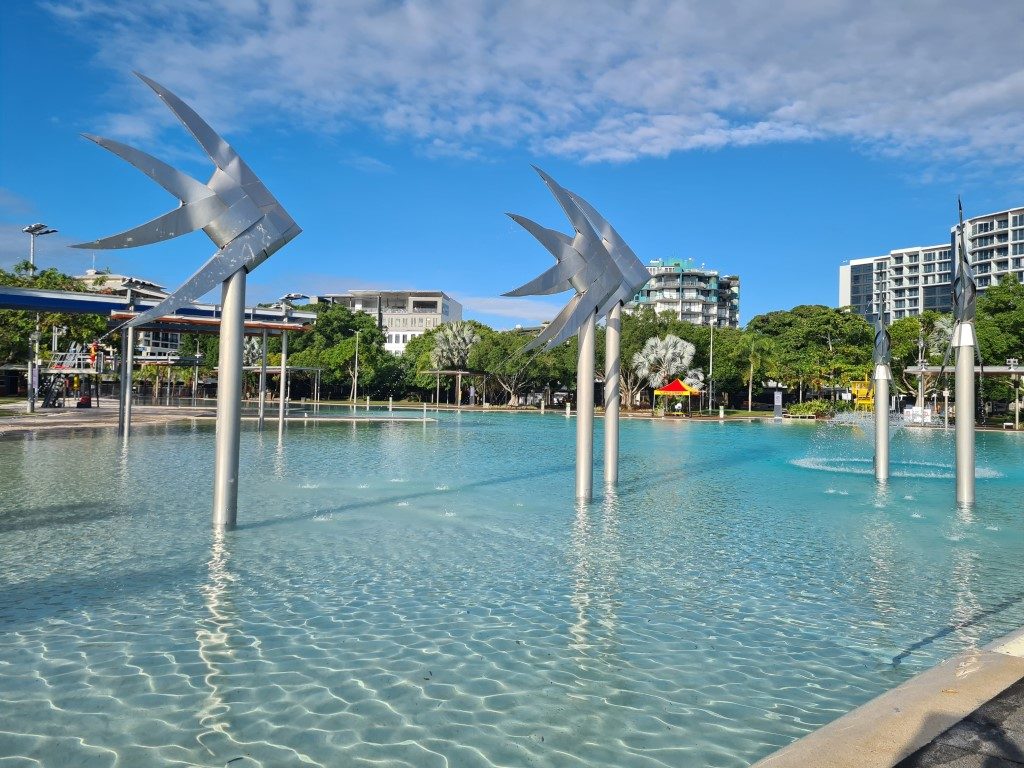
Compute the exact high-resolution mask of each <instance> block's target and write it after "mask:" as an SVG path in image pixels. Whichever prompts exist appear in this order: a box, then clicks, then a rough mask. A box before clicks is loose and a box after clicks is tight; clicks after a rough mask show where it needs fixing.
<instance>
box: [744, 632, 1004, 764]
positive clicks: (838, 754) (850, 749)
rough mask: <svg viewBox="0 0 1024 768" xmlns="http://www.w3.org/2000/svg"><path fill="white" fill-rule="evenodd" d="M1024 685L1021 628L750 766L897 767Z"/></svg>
mask: <svg viewBox="0 0 1024 768" xmlns="http://www.w3.org/2000/svg"><path fill="white" fill-rule="evenodd" d="M1021 679H1024V628H1021V629H1018V630H1017V631H1015V632H1012V633H1010V634H1008V635H1005V636H1003V637H1001V638H999V639H998V640H995V641H993V642H992V643H989V644H988V645H986V646H985V647H984V648H976V649H971V650H969V651H965V652H964V653H961V654H960V655H958V656H954V657H953V658H951V659H947V660H946V661H944V662H942V663H941V664H939V665H937V666H935V667H932V668H931V669H929V670H927V671H925V672H922V673H921V674H919V675H916V676H915V677H913V678H911V679H910V680H907V681H906V682H905V683H903V684H902V685H900V686H898V687H896V688H894V689H893V690H891V691H888V692H886V693H883V694H882V695H881V696H878V697H876V698H874V699H872V700H871V701H869V702H867V703H866V704H863V705H862V706H860V707H858V708H857V709H855V710H853V711H852V712H849V713H847V714H846V715H843V716H842V717H840V718H839V719H837V720H834V721H832V722H831V723H829V724H828V725H825V726H823V727H821V728H819V729H818V730H817V731H814V732H813V733H810V734H808V735H807V736H804V737H803V738H801V739H799V740H797V741H795V742H793V743H792V744H790V745H789V746H787V747H783V748H782V749H780V750H779V751H777V752H775V753H773V754H771V755H769V756H768V757H766V758H764V759H763V760H760V761H759V762H757V763H755V764H754V765H753V766H752V767H751V768H826V767H827V768H892V766H894V765H896V764H897V763H899V762H900V761H901V760H903V759H904V758H906V757H909V756H910V755H912V754H913V753H914V752H916V751H917V750H919V749H920V748H921V747H923V746H925V745H926V744H928V743H930V742H931V741H932V740H933V739H935V738H936V737H937V736H939V735H941V734H942V733H944V732H945V731H947V730H948V729H950V728H951V727H953V726H954V725H956V724H957V723H958V722H960V721H961V720H963V719H964V718H965V717H967V716H968V715H969V714H971V713H972V712H974V711H975V710H976V709H978V707H980V706H982V705H983V704H985V703H986V702H988V701H990V700H991V699H993V698H995V697H996V696H998V695H999V694H1000V693H1002V692H1003V691H1004V690H1006V689H1007V688H1009V687H1010V686H1011V685H1013V684H1014V683H1016V682H1018V681H1019V680H1021Z"/></svg>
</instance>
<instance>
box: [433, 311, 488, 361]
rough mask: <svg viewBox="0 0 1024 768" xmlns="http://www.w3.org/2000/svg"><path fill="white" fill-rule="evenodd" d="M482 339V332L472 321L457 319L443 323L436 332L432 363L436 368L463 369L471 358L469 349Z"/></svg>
mask: <svg viewBox="0 0 1024 768" xmlns="http://www.w3.org/2000/svg"><path fill="white" fill-rule="evenodd" d="M478 341H480V334H479V333H477V332H476V328H475V327H474V326H473V324H472V323H468V322H466V321H464V320H456V321H455V322H454V323H446V324H444V325H442V326H441V327H440V328H439V329H438V331H437V333H435V334H434V349H433V350H431V352H430V364H431V365H433V366H434V367H435V368H438V369H440V368H444V367H449V368H456V369H460V370H461V369H463V368H465V367H466V364H467V362H468V360H469V351H470V349H472V348H473V345H474V344H476V343H477V342H478Z"/></svg>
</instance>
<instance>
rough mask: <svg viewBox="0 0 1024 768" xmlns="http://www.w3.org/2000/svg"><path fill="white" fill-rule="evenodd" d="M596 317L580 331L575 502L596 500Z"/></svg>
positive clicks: (593, 315)
mask: <svg viewBox="0 0 1024 768" xmlns="http://www.w3.org/2000/svg"><path fill="white" fill-rule="evenodd" d="M596 321H597V316H596V314H591V315H590V317H588V318H587V319H586V321H585V322H584V323H583V325H582V326H580V331H579V358H578V360H577V363H576V499H577V500H579V501H590V500H591V499H592V498H593V496H594V336H595V330H596Z"/></svg>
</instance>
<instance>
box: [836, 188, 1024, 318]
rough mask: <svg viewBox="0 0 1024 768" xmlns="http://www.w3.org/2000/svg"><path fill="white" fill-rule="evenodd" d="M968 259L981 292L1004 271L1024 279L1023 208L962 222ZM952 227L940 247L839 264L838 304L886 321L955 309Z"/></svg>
mask: <svg viewBox="0 0 1024 768" xmlns="http://www.w3.org/2000/svg"><path fill="white" fill-rule="evenodd" d="M964 227H965V232H966V238H965V239H966V241H967V254H968V259H969V260H970V263H971V265H972V267H973V270H974V277H975V280H976V281H977V283H978V289H979V290H982V291H983V290H985V289H986V288H988V287H989V286H990V285H995V284H996V283H998V282H999V280H1000V279H1001V278H1002V277H1003V276H1004V275H1007V274H1011V273H1012V274H1014V275H1016V276H1017V278H1018V279H1019V280H1021V281H1022V282H1024V208H1012V209H1009V210H1005V211H999V212H997V213H988V214H985V215H983V216H974V217H973V218H970V219H967V220H966V221H965V222H964ZM955 233H956V226H953V227H951V228H950V240H949V241H948V242H945V243H941V244H939V245H928V246H921V247H915V248H899V249H897V250H894V251H890V252H889V253H888V254H886V255H884V256H872V257H869V258H865V259H853V260H852V261H850V263H849V264H843V265H842V266H841V267H839V306H841V307H847V306H848V307H851V308H852V309H853V311H854V312H856V313H857V314H858V315H862V316H864V317H866V318H868V319H874V318H875V317H877V316H878V314H879V313H881V314H882V316H883V318H884V319H885V322H887V323H889V322H892V321H893V320H899V319H900V318H903V317H910V316H912V315H919V314H921V313H922V312H923V311H925V310H929V309H930V310H935V311H937V312H949V311H950V310H951V309H952V307H953V274H954V262H955V258H954V254H955V248H954V244H953V243H952V240H953V236H954V235H955Z"/></svg>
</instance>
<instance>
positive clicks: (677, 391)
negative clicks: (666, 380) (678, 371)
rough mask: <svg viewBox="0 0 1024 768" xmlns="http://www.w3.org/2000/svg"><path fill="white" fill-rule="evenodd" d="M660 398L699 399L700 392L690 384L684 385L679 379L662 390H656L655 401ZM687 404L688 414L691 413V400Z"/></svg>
mask: <svg viewBox="0 0 1024 768" xmlns="http://www.w3.org/2000/svg"><path fill="white" fill-rule="evenodd" d="M659 396H661V397H685V398H691V397H698V396H700V390H699V389H697V388H695V387H691V386H690V385H689V384H684V383H683V382H682V381H680V380H679V379H676V380H675V381H673V382H672V383H671V384H666V385H665V386H664V387H661V388H660V389H656V390H654V397H655V399H657V398H658V397H659ZM686 404H687V408H686V411H687V413H689V412H690V408H689V405H690V401H689V399H687V401H686Z"/></svg>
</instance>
